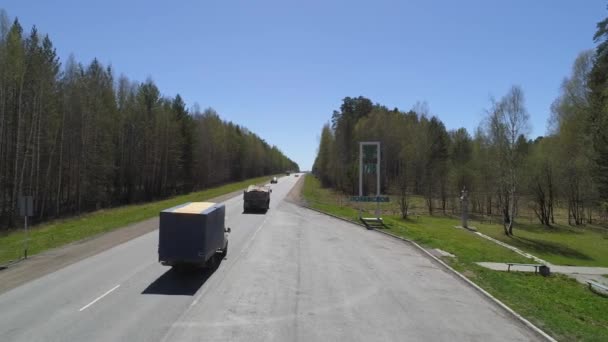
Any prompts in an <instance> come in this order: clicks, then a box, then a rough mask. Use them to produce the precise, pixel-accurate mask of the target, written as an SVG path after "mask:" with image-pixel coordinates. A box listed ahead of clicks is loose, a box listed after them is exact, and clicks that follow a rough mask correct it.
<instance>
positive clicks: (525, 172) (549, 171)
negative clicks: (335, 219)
mask: <svg viewBox="0 0 608 342" xmlns="http://www.w3.org/2000/svg"><path fill="white" fill-rule="evenodd" d="M594 39H595V41H596V43H597V44H598V45H597V48H596V49H595V50H589V51H583V52H581V53H580V54H579V56H578V57H577V58H576V60H575V61H574V63H573V67H572V71H571V74H570V75H569V76H568V77H566V78H565V79H564V80H563V82H562V85H561V88H560V92H559V95H558V97H557V99H556V100H555V101H554V102H553V104H552V106H551V116H550V119H549V123H548V124H549V125H548V126H549V130H548V134H547V135H546V136H544V137H538V138H536V139H530V138H529V137H528V134H529V113H528V111H527V109H526V106H525V96H524V92H523V90H522V88H521V87H519V86H513V87H512V88H511V89H510V90H509V91H508V92H507V94H505V95H504V96H503V97H501V98H499V99H494V100H492V101H491V102H490V104H489V105H488V109H487V110H486V112H487V113H486V117H485V118H484V120H483V121H482V122H481V123H480V124H479V126H478V128H477V129H476V130H475V131H474V132H468V131H467V130H466V129H465V128H460V129H456V130H447V129H446V127H445V125H444V124H443V123H442V122H441V120H440V119H439V118H437V117H436V116H432V115H430V114H429V110H428V106H427V105H426V104H425V103H422V104H420V103H417V104H416V105H415V106H414V107H413V108H412V109H411V110H409V111H402V110H399V109H398V108H394V109H389V108H387V107H386V106H383V105H381V104H374V103H373V102H372V101H371V100H370V99H367V98H365V97H361V96H360V97H355V98H351V97H346V98H344V99H343V101H342V105H341V106H340V109H339V110H337V111H334V112H333V115H332V118H331V122H330V123H328V124H326V125H325V126H324V127H323V129H322V131H321V137H320V142H319V147H318V153H317V157H316V159H315V162H314V165H313V173H314V174H315V175H316V176H317V177H318V178H319V179H320V181H321V183H322V185H323V186H325V187H333V188H336V189H338V190H340V191H342V192H344V193H347V194H356V193H357V192H358V177H359V173H358V172H359V171H358V167H359V164H358V158H359V157H358V153H359V150H358V148H359V147H358V142H360V141H380V142H381V146H382V147H381V155H382V158H381V160H382V165H381V179H382V192H383V193H390V194H396V195H399V196H397V197H398V198H399V207H400V209H401V214H402V216H403V217H404V218H407V216H408V213H409V208H410V207H411V195H421V196H423V197H424V198H425V203H426V209H427V210H428V213H429V214H431V215H432V214H433V213H436V212H442V213H446V212H447V211H448V210H449V208H450V207H451V208H454V207H455V206H457V204H458V203H457V201H458V196H459V195H460V192H461V190H462V189H463V188H466V189H467V190H468V192H469V195H470V196H469V199H470V203H471V206H470V207H471V209H472V210H473V212H475V213H478V214H483V215H490V216H492V215H493V216H496V217H498V218H499V219H500V220H501V222H502V223H503V225H504V231H505V234H507V235H512V234H513V225H514V222H515V218H516V217H517V214H518V212H520V211H522V209H528V210H529V211H530V212H532V213H534V216H535V217H536V218H537V219H538V221H539V222H540V223H542V224H543V225H546V226H552V225H553V224H555V210H556V208H557V207H558V206H559V207H562V208H564V209H565V211H566V212H567V221H568V224H571V225H584V224H586V223H592V222H593V221H594V220H603V221H604V222H606V220H607V217H608V18H607V19H605V20H603V21H602V22H600V23H598V24H597V33H596V34H595V36H594ZM374 177H375V175H373V174H371V175H365V180H366V181H365V182H364V184H365V190H364V191H365V192H366V193H370V192H373V191H375V188H374V186H373V184H375V182H373V181H372V179H373V178H374ZM594 213H595V214H594Z"/></svg>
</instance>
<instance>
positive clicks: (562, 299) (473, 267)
mask: <svg viewBox="0 0 608 342" xmlns="http://www.w3.org/2000/svg"><path fill="white" fill-rule="evenodd" d="M302 194H303V197H304V200H305V201H306V202H307V203H308V205H310V206H312V207H314V208H315V209H319V210H322V211H326V212H329V213H332V214H334V215H338V216H341V217H344V218H347V219H350V220H353V221H354V220H356V218H357V210H356V208H353V207H350V206H348V205H347V204H346V203H340V202H337V201H336V196H337V195H336V194H335V193H334V192H332V191H331V190H328V189H322V188H321V187H320V184H319V182H318V181H317V180H316V179H315V178H314V177H312V176H308V177H306V179H305V183H304V188H303V190H302ZM384 219H385V222H386V223H387V226H388V230H389V231H390V232H392V233H394V234H397V235H400V236H403V237H405V238H408V239H411V240H414V241H416V242H418V243H419V244H421V245H423V246H425V247H434V248H441V249H443V250H445V251H448V252H450V253H452V254H454V255H456V258H453V259H452V258H445V259H444V260H445V261H446V262H448V263H449V264H450V265H451V266H452V267H454V268H455V269H457V270H458V271H460V272H462V273H463V274H464V275H465V276H467V277H468V278H469V279H471V280H473V281H474V282H475V283H477V284H478V285H480V286H481V287H483V288H484V289H485V290H487V291H488V292H490V293H491V294H492V295H494V296H496V297H497V298H499V299H500V300H501V301H503V302H504V303H505V304H507V305H508V306H510V307H511V308H512V309H514V310H515V311H516V312H518V313H519V314H521V315H523V316H524V317H526V318H527V319H528V320H530V321H531V322H533V323H534V324H536V325H537V326H538V327H540V328H541V329H543V330H545V331H546V332H547V333H549V334H551V335H552V336H554V337H555V338H556V339H558V340H564V341H608V316H606V314H605V313H606V312H608V300H606V298H603V297H601V296H598V295H596V294H593V293H592V292H590V291H589V290H588V289H587V288H586V287H585V286H584V285H582V284H579V283H578V282H576V281H575V280H573V279H570V278H568V277H566V276H562V275H552V276H550V277H547V278H545V277H540V276H537V275H534V274H530V273H520V272H509V273H506V272H498V271H492V270H488V269H485V268H482V267H480V266H478V265H477V264H475V262H477V261H494V262H507V261H512V262H522V261H523V262H525V261H526V259H524V258H523V257H521V256H520V255H518V254H516V253H514V252H512V251H510V250H508V249H506V248H503V247H500V246H498V245H496V244H494V243H491V242H489V241H487V240H485V239H483V238H480V237H478V236H476V235H474V234H471V233H469V232H468V231H465V230H462V229H455V228H454V226H455V225H458V221H457V220H455V219H451V218H446V217H441V216H435V217H428V216H420V217H419V218H417V219H412V220H402V219H401V218H400V217H399V216H391V215H387V216H384ZM529 228H530V229H532V228H533V227H529ZM481 229H482V230H483V231H484V232H489V231H490V230H492V229H493V230H496V231H498V232H500V229H501V228H500V226H498V225H493V226H492V225H483V227H482V228H481ZM525 231H526V233H529V234H532V233H534V234H537V236H535V237H534V238H535V239H538V240H540V241H543V238H544V235H542V232H541V231H539V232H530V231H528V230H525ZM519 232H522V234H523V232H524V230H519ZM516 233H517V232H516ZM557 234H558V236H559V235H561V234H569V233H566V232H558V233H557ZM491 235H494V234H491ZM541 235H542V236H541ZM522 236H523V235H522ZM567 236H570V237H571V238H573V237H578V236H579V235H572V234H571V235H567ZM501 238H502V237H501ZM553 238H556V237H553ZM561 238H562V237H561V236H560V237H559V239H561ZM595 238H596V239H597V237H595ZM547 239H548V240H547V241H552V240H550V238H547ZM559 239H558V241H559ZM582 240H583V241H582V242H577V243H575V244H573V245H569V247H570V248H571V249H573V250H576V249H577V248H579V246H581V245H582V246H586V245H587V244H586V243H585V242H586V240H587V238H585V239H582ZM589 240H593V239H592V238H589ZM604 241H606V240H604ZM507 242H510V241H507ZM604 246H605V245H604ZM604 248H605V249H604V251H605V250H607V249H606V247H604ZM552 253H555V252H552V251H548V252H547V256H551V257H552V258H557V259H555V260H558V259H559V258H566V259H564V260H570V259H576V260H579V259H577V258H576V257H573V256H561V255H557V256H556V255H554V254H552ZM586 253H587V254H590V255H593V256H595V258H597V260H595V259H594V261H595V262H597V263H600V264H601V263H603V261H604V257H606V256H605V255H601V256H598V255H597V254H596V253H597V252H595V251H594V252H589V251H587V252H586ZM598 254H601V253H598ZM604 254H608V253H605V252H604ZM543 256H545V255H543ZM547 256H545V257H547ZM568 258H569V259H568ZM547 259H550V258H549V257H547ZM587 261H588V260H587Z"/></svg>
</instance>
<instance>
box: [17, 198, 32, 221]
mask: <svg viewBox="0 0 608 342" xmlns="http://www.w3.org/2000/svg"><path fill="white" fill-rule="evenodd" d="M19 215H20V216H34V198H33V197H32V196H19Z"/></svg>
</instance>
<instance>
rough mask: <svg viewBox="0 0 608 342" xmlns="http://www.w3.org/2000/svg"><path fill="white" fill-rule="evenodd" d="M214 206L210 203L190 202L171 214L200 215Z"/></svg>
mask: <svg viewBox="0 0 608 342" xmlns="http://www.w3.org/2000/svg"><path fill="white" fill-rule="evenodd" d="M214 205H215V203H212V202H191V203H188V204H187V205H185V206H183V207H181V208H177V209H175V210H173V212H174V213H183V214H200V213H202V212H203V211H205V210H207V209H209V208H211V207H212V206H214Z"/></svg>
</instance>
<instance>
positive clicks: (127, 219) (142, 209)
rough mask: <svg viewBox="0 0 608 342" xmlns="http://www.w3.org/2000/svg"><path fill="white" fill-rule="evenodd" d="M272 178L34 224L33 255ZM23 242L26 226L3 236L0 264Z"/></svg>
mask: <svg viewBox="0 0 608 342" xmlns="http://www.w3.org/2000/svg"><path fill="white" fill-rule="evenodd" d="M269 179H270V178H269V177H268V176H264V177H258V178H253V179H248V180H245V181H242V182H236V183H229V184H226V185H222V186H218V187H214V188H210V189H206V190H203V191H197V192H192V193H189V194H186V195H180V196H176V197H172V198H169V199H165V200H162V201H156V202H149V203H143V204H135V205H128V206H123V207H117V208H112V209H107V210H99V211H95V212H92V213H88V214H83V215H81V216H78V217H73V218H67V219H61V220H55V221H51V222H47V223H43V224H40V225H37V226H34V227H33V229H32V230H31V231H30V240H29V255H34V254H37V253H40V252H43V251H45V250H48V249H51V248H55V247H59V246H62V245H65V244H68V243H70V242H74V241H78V240H82V239H85V238H88V237H91V236H94V235H98V234H101V233H105V232H108V231H111V230H114V229H117V228H121V227H124V226H126V225H128V224H131V223H136V222H139V221H143V220H146V219H149V218H152V217H155V216H157V215H158V213H159V212H160V211H161V210H163V209H166V208H170V207H173V206H176V205H178V204H181V203H185V202H194V201H205V200H209V199H211V198H214V197H217V196H221V195H225V194H228V193H231V192H233V191H237V190H240V189H244V188H246V187H247V186H248V185H249V184H253V183H255V184H257V183H262V182H267V181H268V180H269ZM23 241H24V232H23V230H22V229H20V230H18V231H14V232H11V233H9V234H6V235H4V236H0V265H1V264H4V263H6V262H9V261H11V260H15V259H18V258H20V257H21V256H22V255H23V244H24V242H23Z"/></svg>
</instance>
